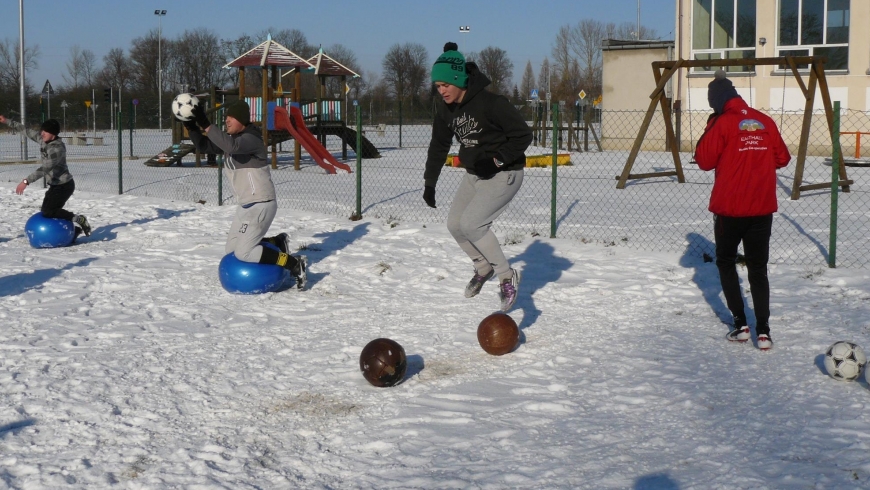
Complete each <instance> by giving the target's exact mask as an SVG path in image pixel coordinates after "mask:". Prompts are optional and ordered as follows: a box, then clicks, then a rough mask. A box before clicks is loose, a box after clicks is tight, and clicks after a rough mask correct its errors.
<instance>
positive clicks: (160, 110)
mask: <svg viewBox="0 0 870 490" xmlns="http://www.w3.org/2000/svg"><path fill="white" fill-rule="evenodd" d="M154 15H156V16H157V106H158V113H157V114H158V115H157V117H158V118H159V120H158V123H157V124H158V127H159V128H160V130H161V131H163V51H162V50H161V49H160V37H161V33H162V30H163V23H162V20H163V16H164V15H166V11H165V10H155V11H154Z"/></svg>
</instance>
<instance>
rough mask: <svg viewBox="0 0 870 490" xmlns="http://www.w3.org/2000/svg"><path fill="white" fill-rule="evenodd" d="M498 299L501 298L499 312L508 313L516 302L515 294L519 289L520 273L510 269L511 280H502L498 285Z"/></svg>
mask: <svg viewBox="0 0 870 490" xmlns="http://www.w3.org/2000/svg"><path fill="white" fill-rule="evenodd" d="M499 289H500V291H499V293H498V295H499V297H500V298H501V311H503V312H508V311H510V309H511V308H512V307H513V306H514V303H516V301H517V294H518V292H519V289H520V272H519V271H518V270H516V269H511V278H510V279H507V280H504V281H502V282H501V284H499Z"/></svg>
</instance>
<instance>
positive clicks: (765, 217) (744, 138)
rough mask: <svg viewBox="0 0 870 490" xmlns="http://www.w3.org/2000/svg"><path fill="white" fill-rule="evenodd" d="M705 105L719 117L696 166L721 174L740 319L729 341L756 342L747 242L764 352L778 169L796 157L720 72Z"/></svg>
mask: <svg viewBox="0 0 870 490" xmlns="http://www.w3.org/2000/svg"><path fill="white" fill-rule="evenodd" d="M707 100H708V101H709V103H710V107H712V108H713V115H712V116H711V117H710V120H709V121H708V122H707V128H706V129H705V130H704V134H703V135H702V136H701V139H700V140H699V141H698V146H697V148H696V150H695V161H696V162H697V163H698V167H700V168H701V169H702V170H715V171H716V178H715V182H714V183H713V192H712V193H711V195H710V206H709V207H708V209H709V210H710V211H711V212H712V213H713V215H714V221H713V226H714V237H715V240H716V266H717V267H718V268H719V280H720V282H721V284H722V292H723V293H724V294H725V302H726V303H727V304H728V309H729V310H731V314H732V315H733V316H734V329H733V330H732V331H731V332H729V333H728V335H727V339H728V340H731V341H735V342H746V341H747V340H749V338H750V334H749V327H748V326H747V324H746V314H745V313H744V310H743V296H742V294H741V293H740V279H739V277H738V275H737V264H736V260H737V246H738V245H740V243H741V242H743V253H744V256H745V257H746V268H747V269H748V270H749V287H750V288H751V291H752V304H753V306H754V307H755V320H756V324H755V333H756V335H757V342H758V348H759V349H761V350H768V349H770V348H771V347H773V341H772V340H771V338H770V325H769V319H770V284H769V282H768V280H767V260H768V256H769V252H770V230H771V225H772V224H773V213H774V212H776V210H777V209H778V205H777V198H776V169H778V168H782V167H785V166H786V165H788V162H789V160H791V155H789V153H788V148H787V147H786V146H785V142H784V141H783V140H782V136H781V135H780V134H779V130H777V128H776V124H774V122H773V120H772V119H771V118H769V117H768V116H767V115H765V114H762V113H761V112H758V111H756V110H755V109H752V108H751V107H749V106H748V105H746V102H745V101H744V100H743V99H742V98H741V97H740V96H739V95H737V91H736V90H735V89H734V85H732V84H731V81H730V80H728V79H727V78H725V72H723V71H722V70H719V71H717V72H716V78H715V79H714V80H713V81H712V82H710V85H709V86H708V92H707Z"/></svg>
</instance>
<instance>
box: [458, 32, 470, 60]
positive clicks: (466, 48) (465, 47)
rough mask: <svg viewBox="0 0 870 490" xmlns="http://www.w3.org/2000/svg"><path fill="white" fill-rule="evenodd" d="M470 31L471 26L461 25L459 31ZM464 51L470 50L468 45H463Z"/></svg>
mask: <svg viewBox="0 0 870 490" xmlns="http://www.w3.org/2000/svg"><path fill="white" fill-rule="evenodd" d="M469 32H471V26H459V33H460V34H468V33H469ZM462 51H463V52H466V53H467V52H469V51H468V47H467V46H463V47H462Z"/></svg>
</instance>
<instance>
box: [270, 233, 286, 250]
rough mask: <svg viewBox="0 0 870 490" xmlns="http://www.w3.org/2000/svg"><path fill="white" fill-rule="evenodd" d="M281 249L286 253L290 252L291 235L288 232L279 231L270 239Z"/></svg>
mask: <svg viewBox="0 0 870 490" xmlns="http://www.w3.org/2000/svg"><path fill="white" fill-rule="evenodd" d="M269 241H270V242H272V243H273V244H274V245H275V246H276V247H278V249H279V250H281V251H282V252H284V253H285V254H289V253H290V235H288V234H286V233H279V234H277V235H275V236H273V237H272V238H271V239H269Z"/></svg>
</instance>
